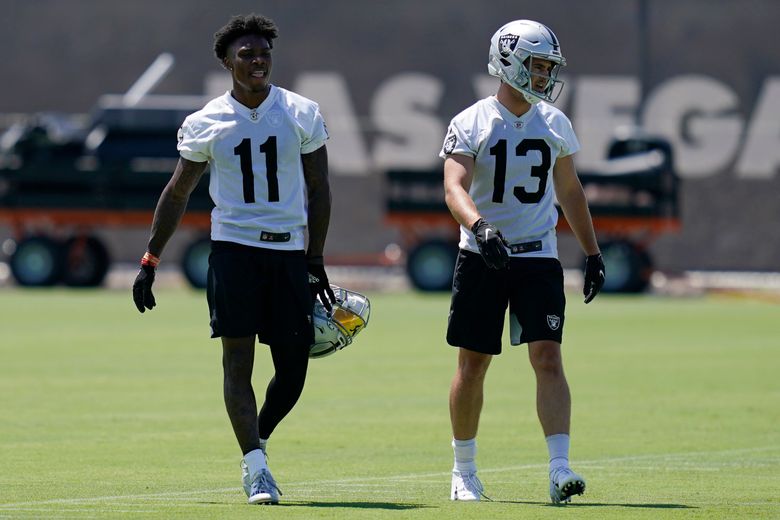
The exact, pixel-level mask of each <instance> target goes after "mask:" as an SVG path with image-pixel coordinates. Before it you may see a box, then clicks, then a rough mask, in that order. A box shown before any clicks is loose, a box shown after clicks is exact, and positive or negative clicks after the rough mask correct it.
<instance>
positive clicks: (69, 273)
mask: <svg viewBox="0 0 780 520" xmlns="http://www.w3.org/2000/svg"><path fill="white" fill-rule="evenodd" d="M64 252H65V271H64V273H63V276H62V281H63V283H64V284H65V285H68V286H70V287H97V286H99V285H101V284H102V283H103V280H105V278H106V274H108V268H109V266H110V265H111V258H110V257H109V255H108V250H107V249H106V247H105V246H104V245H103V243H102V242H101V241H100V240H98V239H97V238H95V237H72V238H70V239H68V240H67V241H66V242H65V246H64Z"/></svg>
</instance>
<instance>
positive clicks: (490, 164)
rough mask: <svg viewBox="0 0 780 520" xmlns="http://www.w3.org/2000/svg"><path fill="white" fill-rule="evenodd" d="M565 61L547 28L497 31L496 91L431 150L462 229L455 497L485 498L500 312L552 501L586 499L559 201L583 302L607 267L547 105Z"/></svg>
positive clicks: (455, 339) (513, 25)
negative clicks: (578, 255) (564, 345)
mask: <svg viewBox="0 0 780 520" xmlns="http://www.w3.org/2000/svg"><path fill="white" fill-rule="evenodd" d="M565 64H566V60H565V59H564V57H563V55H562V54H561V48H560V44H559V42H558V39H557V38H556V36H555V34H553V32H552V31H551V30H550V29H549V28H548V27H546V26H544V25H542V24H540V23H537V22H534V21H530V20H517V21H513V22H510V23H508V24H506V25H504V26H503V27H501V28H500V29H499V30H498V31H497V32H496V33H495V34H494V35H493V38H492V40H491V42H490V54H489V64H488V71H489V72H490V74H492V75H493V76H496V77H498V78H499V79H500V80H501V83H500V85H499V87H498V91H497V93H496V95H495V96H491V97H488V98H485V99H482V100H480V101H478V102H476V103H475V104H474V105H472V106H470V107H469V108H467V109H466V110H464V111H463V112H461V113H460V114H458V115H457V116H455V117H454V118H453V119H452V122H451V123H450V125H449V129H448V132H447V135H446V137H445V139H444V145H443V147H442V150H441V153H440V156H441V157H442V158H443V159H444V188H445V197H446V202H447V206H448V207H449V209H450V211H451V212H452V215H453V217H454V218H455V220H457V221H458V222H459V223H460V252H459V254H458V259H457V262H456V265H455V274H454V280H453V289H452V301H451V307H450V315H449V324H448V328H447V342H448V343H449V344H450V345H453V346H455V347H458V364H457V370H456V372H455V377H454V379H453V381H452V386H451V388H450V399H449V403H450V418H451V422H452V434H453V441H452V446H453V450H454V454H455V465H454V468H453V471H452V487H451V496H450V498H451V499H452V500H480V498H481V497H485V495H484V491H483V487H482V483H481V482H480V480H479V478H478V477H477V466H476V463H475V455H476V436H477V427H478V424H479V417H480V412H481V410H482V401H483V382H484V379H485V375H486V373H487V370H488V366H489V365H490V361H491V359H492V358H493V356H494V355H497V354H500V353H501V336H502V331H503V327H504V315H505V312H506V308H507V305H508V306H509V319H510V336H511V343H512V344H514V345H519V344H522V343H527V344H528V355H529V358H530V362H531V366H532V367H533V369H534V372H535V374H536V388H537V392H536V403H537V413H538V416H539V420H540V422H541V425H542V429H543V431H544V435H545V437H546V439H547V446H548V449H549V460H550V464H549V483H550V497H551V499H552V501H553V502H554V503H565V502H567V501H569V497H570V496H572V495H575V494H581V493H582V492H583V491H584V490H585V480H584V479H583V478H582V477H581V476H580V475H578V474H576V473H574V472H573V471H572V470H571V469H570V467H569V420H570V415H571V399H570V395H569V387H568V384H567V382H566V377H565V376H564V372H563V364H562V359H561V340H562V335H563V334H562V333H563V326H564V307H565V298H564V292H563V271H562V269H561V264H560V262H559V261H558V251H557V243H556V235H555V225H556V222H557V220H558V212H557V210H556V207H555V203H554V201H555V198H556V197H557V200H558V202H559V203H560V206H561V208H562V209H563V213H564V215H565V217H566V219H567V221H568V222H569V224H570V226H571V228H572V230H573V231H574V235H575V236H576V238H577V240H578V242H579V244H580V246H581V247H582V249H583V251H584V252H585V254H586V255H587V260H586V268H585V287H584V294H585V303H589V302H590V301H592V300H593V298H594V297H595V296H596V294H598V292H599V290H600V289H601V287H602V285H603V283H604V263H603V262H602V259H601V254H600V251H599V246H598V244H597V242H596V236H595V233H594V231H593V224H592V222H591V217H590V211H589V209H588V205H587V202H586V200H585V195H584V193H583V190H582V186H581V184H580V182H579V179H578V178H577V172H576V170H575V167H574V160H573V155H574V153H575V152H576V151H577V150H578V149H579V143H578V141H577V137H576V136H575V134H574V130H573V129H572V125H571V123H570V122H569V120H568V119H567V118H566V116H565V115H564V114H563V113H562V112H561V111H560V110H558V109H556V108H555V107H553V106H552V105H551V103H552V102H554V100H555V98H556V97H557V94H558V93H559V92H560V88H561V86H562V84H561V82H560V81H559V80H558V79H557V76H558V72H559V70H560V69H561V67H563V66H564V65H565Z"/></svg>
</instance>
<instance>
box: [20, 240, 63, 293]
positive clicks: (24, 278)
mask: <svg viewBox="0 0 780 520" xmlns="http://www.w3.org/2000/svg"><path fill="white" fill-rule="evenodd" d="M9 263H10V268H11V274H12V275H13V277H14V279H15V280H16V283H18V284H19V285H22V286H25V287H49V286H52V285H54V284H56V283H57V282H59V281H60V278H61V277H62V271H63V268H64V266H65V262H64V260H63V254H62V244H60V243H59V242H57V241H55V240H52V239H51V238H48V237H44V236H35V237H30V238H26V239H24V240H22V241H21V242H19V243H18V244H17V245H16V251H14V253H13V255H12V256H11V259H10V262H9Z"/></svg>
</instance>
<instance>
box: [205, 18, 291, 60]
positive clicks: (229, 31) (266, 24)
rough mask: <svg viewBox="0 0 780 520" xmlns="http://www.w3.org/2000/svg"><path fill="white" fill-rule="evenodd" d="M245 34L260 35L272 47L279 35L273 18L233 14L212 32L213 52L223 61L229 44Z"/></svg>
mask: <svg viewBox="0 0 780 520" xmlns="http://www.w3.org/2000/svg"><path fill="white" fill-rule="evenodd" d="M246 34H257V35H258V36H262V37H263V38H265V39H266V40H268V44H269V45H270V46H271V48H273V46H274V42H273V40H274V38H276V37H277V36H279V31H278V29H277V28H276V24H274V22H273V20H271V19H270V18H266V17H265V16H262V15H257V14H254V13H252V14H247V15H239V16H234V17H233V18H231V19H230V21H229V22H228V23H227V24H225V26H224V27H222V28H221V29H220V30H218V31H217V32H216V33H214V54H216V55H217V59H218V60H219V61H221V62H223V61H224V60H225V57H226V56H227V52H228V47H230V44H231V43H233V42H234V41H235V40H236V39H237V38H240V37H241V36H244V35H246Z"/></svg>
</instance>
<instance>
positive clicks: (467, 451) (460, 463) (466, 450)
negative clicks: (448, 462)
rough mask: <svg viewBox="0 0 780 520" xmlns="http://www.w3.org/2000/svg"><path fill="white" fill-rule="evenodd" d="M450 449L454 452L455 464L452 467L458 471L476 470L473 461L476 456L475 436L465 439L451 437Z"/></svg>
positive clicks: (468, 471)
mask: <svg viewBox="0 0 780 520" xmlns="http://www.w3.org/2000/svg"><path fill="white" fill-rule="evenodd" d="M452 451H453V452H454V453H455V466H454V467H453V468H452V469H454V470H455V471H459V472H460V473H474V472H475V471H477V464H476V463H475V462H474V459H475V458H476V457H477V439H476V438H474V439H468V440H465V441H459V440H457V439H452Z"/></svg>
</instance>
